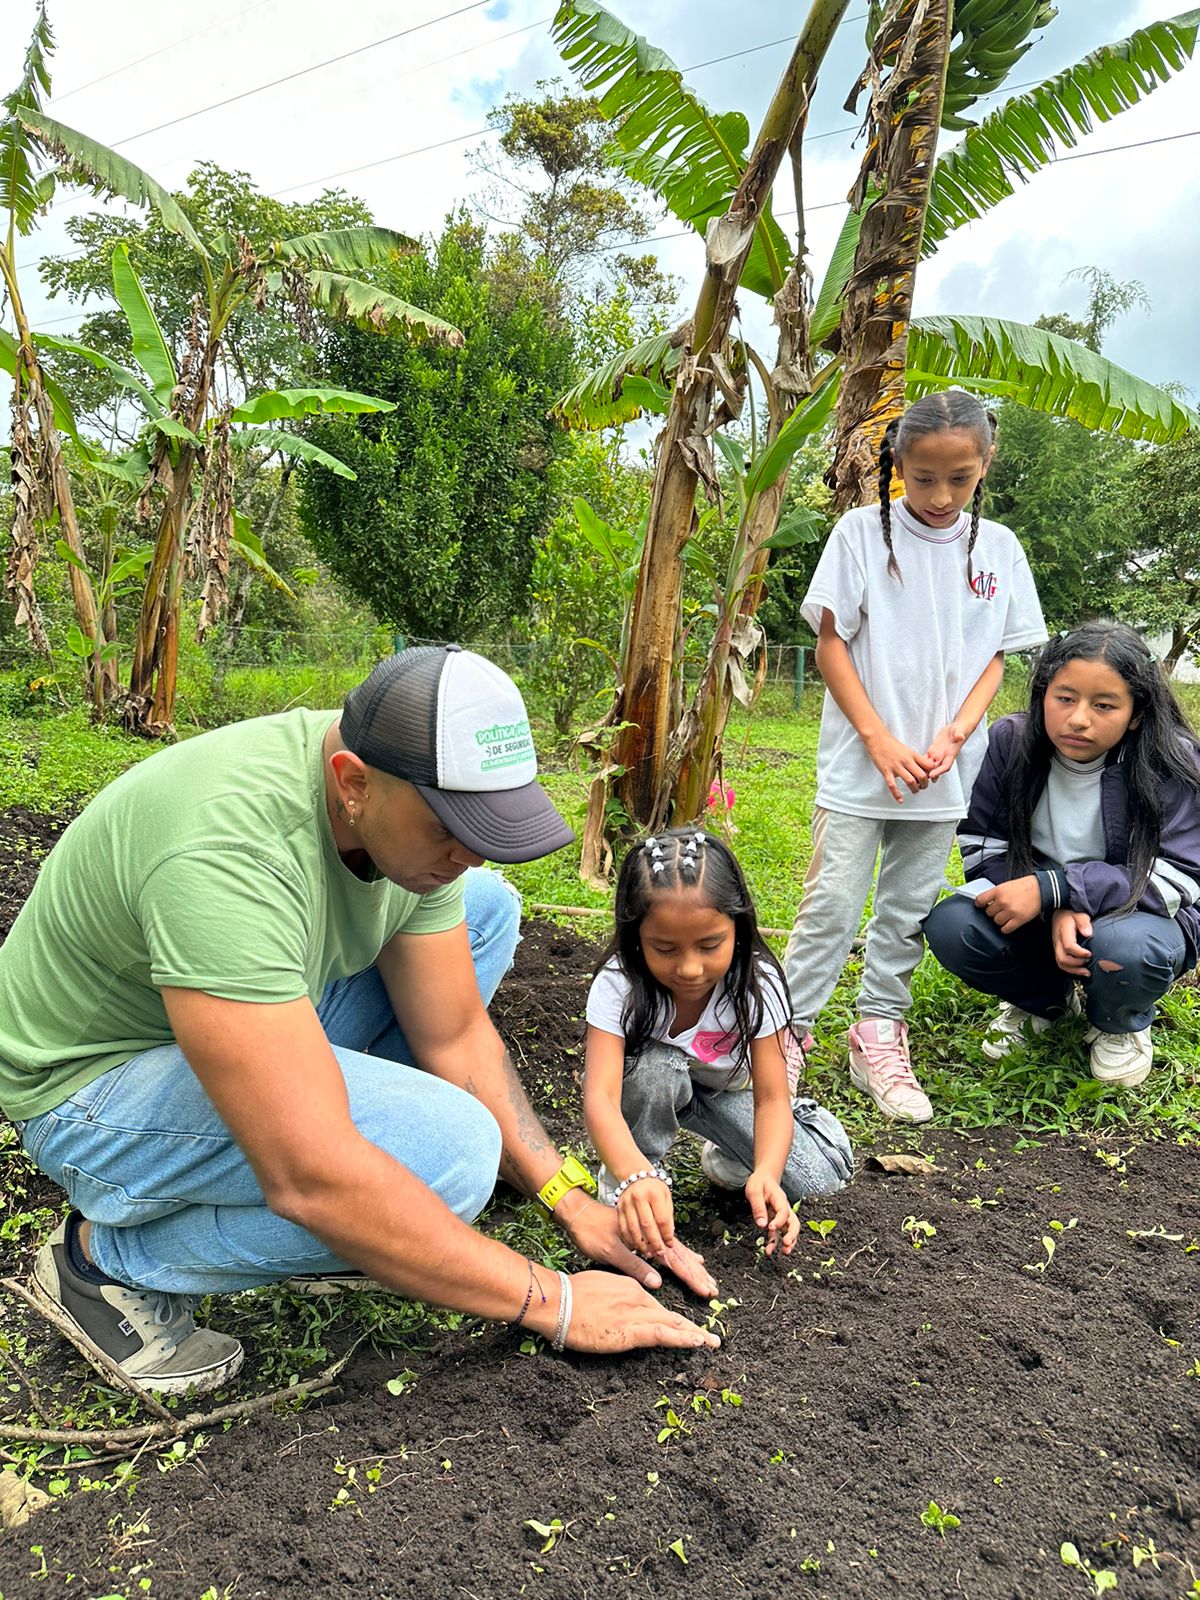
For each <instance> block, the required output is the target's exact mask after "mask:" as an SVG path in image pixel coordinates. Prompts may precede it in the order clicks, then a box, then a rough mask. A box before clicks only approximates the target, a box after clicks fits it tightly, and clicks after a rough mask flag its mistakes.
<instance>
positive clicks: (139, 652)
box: [12, 104, 462, 735]
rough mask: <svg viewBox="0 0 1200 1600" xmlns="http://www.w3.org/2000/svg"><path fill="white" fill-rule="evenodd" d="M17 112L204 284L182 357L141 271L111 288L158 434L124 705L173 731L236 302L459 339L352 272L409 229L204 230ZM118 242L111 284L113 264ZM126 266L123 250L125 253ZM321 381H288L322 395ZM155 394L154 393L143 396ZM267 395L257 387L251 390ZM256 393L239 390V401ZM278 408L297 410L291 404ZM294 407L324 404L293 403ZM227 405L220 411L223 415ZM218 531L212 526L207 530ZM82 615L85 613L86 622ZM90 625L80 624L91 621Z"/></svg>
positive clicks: (209, 567) (218, 469)
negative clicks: (268, 235) (191, 547)
mask: <svg viewBox="0 0 1200 1600" xmlns="http://www.w3.org/2000/svg"><path fill="white" fill-rule="evenodd" d="M12 115H13V117H14V118H15V120H16V121H17V122H18V123H19V125H20V127H21V128H22V129H23V130H24V132H25V133H26V134H28V135H32V136H33V137H34V138H35V139H36V141H37V142H38V144H39V145H40V147H41V149H42V151H43V152H44V153H45V156H46V157H47V158H48V159H50V160H53V161H55V162H57V169H58V177H59V178H60V179H61V180H63V181H67V182H74V183H80V184H86V185H88V186H89V187H91V188H92V189H93V190H95V191H97V192H101V193H105V194H109V195H112V196H115V197H118V198H121V199H124V200H127V201H129V202H130V203H131V204H133V205H137V206H145V205H149V206H151V207H153V209H154V210H155V211H156V212H157V214H158V217H159V220H160V221H161V222H162V224H163V225H164V226H165V227H166V228H167V229H168V230H169V231H171V232H172V233H175V234H177V235H178V236H179V237H180V238H181V239H182V240H183V241H184V242H185V243H186V244H187V245H188V246H189V247H190V248H191V249H192V250H193V251H194V252H195V254H196V257H197V259H198V261H199V264H200V268H201V273H202V276H203V282H204V290H203V292H202V293H201V294H198V295H197V296H196V300H195V302H194V305H193V315H192V320H191V325H190V327H189V328H188V330H187V334H186V337H185V340H184V347H183V350H182V355H181V359H180V360H179V361H178V363H176V361H175V359H174V357H173V355H172V352H171V351H170V349H169V348H168V345H167V342H166V340H165V339H164V338H163V336H162V331H161V329H159V328H158V326H157V323H156V322H155V320H154V317H153V314H152V312H151V310H150V306H149V302H148V301H147V300H146V297H145V294H144V292H142V290H141V287H140V285H139V284H138V283H137V282H136V275H133V274H132V273H130V274H129V275H126V277H125V279H124V282H123V285H122V290H121V293H123V294H124V299H120V294H119V295H118V298H119V299H120V303H121V305H122V309H123V310H124V311H125V314H126V316H127V317H128V319H129V322H130V329H131V332H132V334H133V340H134V343H133V349H134V354H135V356H136V357H137V360H138V362H139V364H140V365H141V367H142V370H143V371H144V373H145V374H146V376H147V378H148V380H149V382H148V383H147V384H145V385H143V386H142V387H143V389H144V390H145V393H144V394H143V395H142V396H141V399H142V400H143V403H145V404H147V421H148V425H149V428H150V432H151V436H152V443H151V447H150V449H149V451H148V452H147V455H146V459H145V476H144V480H143V483H142V490H141V494H140V496H139V501H138V509H139V514H140V516H141V517H142V518H143V519H144V520H146V521H148V522H150V523H152V524H153V526H154V530H155V531H154V537H153V544H154V555H153V558H152V560H151V563H150V566H149V570H148V572H147V577H146V584H145V588H144V591H143V596H142V604H141V611H140V616H139V621H138V628H137V635H136V639H135V643H134V649H133V657H132V662H131V667H130V679H129V685H128V690H127V692H126V694H125V698H124V705H123V716H124V720H125V722H126V724H127V725H128V726H129V727H130V728H131V729H133V730H134V731H137V732H141V733H146V734H150V735H156V734H161V733H164V732H166V731H168V730H169V729H170V727H171V721H172V716H173V709H174V696H175V675H176V664H177V659H178V647H179V614H180V601H181V595H182V581H183V572H184V560H185V541H186V537H187V529H188V523H189V519H190V518H191V516H192V513H193V511H194V510H195V509H196V506H197V503H198V501H199V500H200V499H203V503H204V505H205V506H206V508H207V509H206V512H205V518H206V520H205V522H204V524H203V527H202V529H201V532H202V533H203V536H204V543H205V545H206V550H205V551H204V552H202V556H203V560H204V564H205V569H206V596H205V602H204V606H203V608H202V613H201V615H202V625H204V624H205V623H206V622H208V621H211V620H212V618H213V616H215V614H216V613H217V611H219V609H220V606H221V604H222V603H223V598H224V588H223V570H222V568H223V563H224V562H226V561H227V558H228V549H227V546H228V539H229V537H230V536H231V534H232V530H233V526H234V525H233V521H232V503H231V499H230V493H229V485H230V476H229V463H230V451H231V450H233V449H235V448H237V442H238V439H239V437H240V436H239V434H238V433H237V432H235V431H233V424H234V423H235V422H236V421H238V420H260V414H259V413H256V414H255V416H254V418H252V419H251V418H245V417H239V414H238V399H239V397H237V396H236V395H232V394H230V393H229V392H228V389H227V388H225V387H224V386H223V385H222V382H221V373H222V369H223V362H222V355H223V340H224V336H225V333H226V330H227V329H228V327H229V325H230V321H231V319H232V318H233V317H234V316H235V315H236V314H237V313H238V312H239V311H240V310H242V309H243V308H261V307H263V306H264V305H265V303H266V300H267V297H268V296H269V295H272V294H276V295H282V296H283V297H284V298H285V299H286V301H287V302H288V303H289V304H290V305H291V306H292V307H293V308H294V310H295V314H296V316H297V318H298V319H299V320H300V321H301V322H302V325H307V326H311V325H312V324H313V319H314V312H315V311H317V310H320V311H323V312H325V313H327V314H328V315H331V316H334V317H338V318H345V319H348V320H352V321H354V322H356V323H357V324H359V325H360V326H362V327H364V328H369V329H372V330H374V331H376V332H379V333H390V332H399V333H402V334H404V335H406V336H410V337H421V338H432V339H441V340H445V341H447V342H448V343H452V344H457V343H460V342H461V339H462V335H461V334H460V333H459V332H458V330H457V329H456V328H453V327H452V326H451V325H450V324H449V323H446V322H443V321H441V320H440V319H438V318H436V317H431V316H428V315H427V314H426V313H424V312H423V311H420V310H419V309H418V308H416V307H415V306H412V305H409V304H408V303H407V302H405V301H402V300H400V299H399V298H397V297H396V296H394V295H391V294H388V293H386V292H385V291H384V290H382V289H381V288H379V287H377V286H376V285H374V284H372V283H368V282H363V281H361V280H360V279H358V278H357V277H354V276H350V274H352V273H356V272H359V271H362V270H364V269H370V268H373V267H377V266H381V265H384V264H386V263H387V262H388V261H389V260H392V259H394V258H395V256H396V255H397V254H399V253H402V252H405V251H409V250H413V249H416V248H417V246H416V244H415V243H414V241H413V240H411V239H409V238H407V237H406V236H405V235H403V234H400V233H396V232H395V231H393V230H392V229H389V228H381V227H358V228H345V229H336V230H331V231H327V232H320V233H310V234H305V235H302V236H299V237H296V238H292V239H285V240H278V239H272V240H262V241H252V240H250V239H247V238H246V237H245V236H244V235H239V236H238V237H237V238H231V237H229V236H228V235H221V236H219V237H216V238H211V239H202V238H201V237H200V235H199V234H198V233H197V232H196V229H195V228H194V226H193V225H192V223H191V221H190V219H189V218H188V216H187V213H186V211H185V210H184V208H183V207H182V206H181V205H180V204H179V202H178V201H177V200H176V199H175V198H174V197H173V196H172V195H170V194H169V193H167V191H166V190H164V189H162V188H161V187H160V186H159V185H158V184H157V183H155V181H154V180H153V179H152V178H151V177H150V176H149V175H148V174H147V173H145V172H143V171H142V170H141V169H140V168H139V167H136V166H134V165H133V164H132V163H131V162H128V161H126V160H125V159H124V158H123V157H121V156H119V155H117V154H116V152H115V151H112V150H110V149H107V148H106V147H105V146H103V145H100V144H97V143H96V142H95V141H94V140H92V139H90V138H88V137H87V136H86V135H85V134H82V133H79V132H78V131H77V130H75V129H73V128H68V127H66V126H65V125H64V124H62V123H61V122H58V121H56V120H55V119H54V118H52V117H49V116H47V115H45V114H44V113H43V112H42V111H40V110H39V109H38V108H37V106H35V105H27V104H26V105H15V106H14V107H13V111H12ZM119 253H120V252H117V253H116V254H115V255H114V288H115V287H116V284H115V277H116V272H117V261H116V255H117V254H119ZM126 265H127V263H126ZM317 392H318V391H315V390H306V391H285V393H293V394H297V393H305V394H308V395H313V394H316V393H317ZM151 399H152V401H153V404H152V405H150V404H148V402H149V400H151ZM261 400H262V397H259V401H261ZM245 403H250V402H247V401H245V400H244V398H243V404H245ZM276 403H277V404H278V405H279V406H280V407H281V409H277V410H276V411H275V412H274V419H275V420H280V419H283V418H286V417H291V416H296V415H299V414H301V412H297V411H295V410H289V409H288V408H287V405H286V403H284V402H276ZM296 403H297V404H300V405H301V411H303V410H305V409H307V410H312V409H319V406H316V405H309V404H308V403H307V402H296ZM222 418H224V419H226V420H224V421H222V420H221V419H222ZM283 437H284V439H285V440H288V441H292V442H291V443H286V444H281V443H280V442H279V440H278V439H277V440H275V441H274V448H276V449H281V450H282V449H284V448H287V449H289V450H291V451H293V452H297V451H298V449H299V448H300V445H299V443H298V442H297V441H294V440H293V436H291V435H284V436H283ZM214 529H215V530H219V531H217V532H215V533H214V531H213V530H214ZM82 626H83V624H82V623H81V627H82ZM85 631H87V630H86V629H85Z"/></svg>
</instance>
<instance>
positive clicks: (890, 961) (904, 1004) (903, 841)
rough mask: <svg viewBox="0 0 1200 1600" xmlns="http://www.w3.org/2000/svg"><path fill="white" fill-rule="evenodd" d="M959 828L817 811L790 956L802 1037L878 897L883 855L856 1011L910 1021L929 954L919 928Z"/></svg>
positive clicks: (787, 965) (786, 963)
mask: <svg viewBox="0 0 1200 1600" xmlns="http://www.w3.org/2000/svg"><path fill="white" fill-rule="evenodd" d="M955 826H956V824H955V823H953V822H918V821H913V822H906V821H900V820H899V819H896V820H895V821H893V820H892V819H891V818H884V817H852V816H850V815H849V814H848V813H847V812H845V811H827V810H826V809H825V808H824V807H823V806H817V807H815V808H814V810H813V823H812V836H813V853H812V860H811V861H810V862H809V864H808V873H807V876H806V877H805V879H804V898H803V900H801V902H800V909H799V911H797V913H796V921H795V923H794V925H793V927H792V932H791V936H790V937H789V939H788V944H787V952H786V954H785V955H784V958H783V970H784V975H785V976H786V978H787V983H788V989H789V991H790V993H791V997H792V1005H793V1007H794V1008H795V1015H796V1027H797V1029H798V1030H799V1031H801V1032H803V1031H804V1030H805V1029H807V1028H811V1027H812V1025H813V1024H814V1023H815V1022H816V1020H817V1017H818V1016H819V1015H820V1013H821V1011H822V1010H823V1009H824V1007H825V1004H826V1002H827V1001H828V999H829V996H830V995H831V994H832V993H833V990H834V986H835V985H836V983H837V981H838V978H839V977H840V976H841V971H842V968H843V966H844V965H845V963H846V957H847V956H848V955H849V953H850V945H851V943H852V941H853V939H854V936H855V934H856V933H857V932H858V925H859V922H860V921H861V920H862V914H863V907H864V906H865V905H866V903H867V895H868V894H869V893H870V892H871V879H872V878H873V877H874V875H875V858H876V856H878V858H879V880H878V882H877V883H876V885H875V910H874V915H873V916H872V917H871V921H870V923H869V925H868V927H867V950H866V956H865V958H864V960H863V975H862V985H861V987H860V988H859V991H858V1014H859V1016H860V1017H872V1018H882V1017H891V1018H894V1019H896V1020H899V1019H900V1018H902V1017H903V1016H904V1014H905V1012H906V1011H907V1010H908V1008H909V1006H910V1005H911V1004H912V994H911V992H910V990H909V983H910V981H911V979H912V975H913V973H914V972H915V971H916V969H917V963H918V962H919V961H920V959H921V956H922V954H923V952H924V949H925V941H924V937H923V935H922V933H921V923H922V922H923V921H924V919H925V918H926V917H927V916H928V915H929V912H930V909H931V908H932V906H933V903H934V901H935V900H936V899H937V897H938V890H939V889H940V888H941V886H942V882H943V880H944V877H945V873H946V861H947V859H948V858H949V855H950V848H951V846H952V845H953V843H954V830H955Z"/></svg>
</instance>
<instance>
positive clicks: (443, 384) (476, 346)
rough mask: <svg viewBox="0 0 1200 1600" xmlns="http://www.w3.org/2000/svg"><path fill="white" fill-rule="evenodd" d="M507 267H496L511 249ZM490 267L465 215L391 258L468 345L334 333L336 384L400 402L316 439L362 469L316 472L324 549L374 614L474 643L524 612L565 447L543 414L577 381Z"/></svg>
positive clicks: (527, 304)
mask: <svg viewBox="0 0 1200 1600" xmlns="http://www.w3.org/2000/svg"><path fill="white" fill-rule="evenodd" d="M499 259H500V265H501V268H502V269H503V268H504V266H505V262H506V259H507V258H506V255H505V247H504V245H503V244H501V246H500V247H499ZM496 260H497V251H496V250H495V249H489V247H488V245H487V242H486V238H485V235H484V233H483V230H482V229H481V228H479V227H477V226H476V225H474V224H472V223H470V222H468V221H466V220H465V219H463V218H462V217H459V218H458V219H453V220H451V221H449V222H448V223H447V225H446V227H445V229H444V230H443V232H442V235H441V237H440V239H439V240H438V241H437V243H436V245H435V247H434V248H433V249H432V251H431V252H430V254H429V255H428V256H427V255H426V254H424V253H418V254H414V255H411V256H408V257H406V258H404V259H403V260H401V261H398V262H395V263H393V265H392V266H391V267H390V268H389V269H388V272H387V274H386V278H385V281H386V282H387V284H388V286H389V288H390V289H391V290H392V291H393V292H394V293H396V294H398V295H401V296H403V297H404V298H406V299H407V298H410V297H411V298H415V299H417V300H419V301H420V302H421V303H422V304H424V305H427V306H428V307H430V309H431V311H432V312H434V313H435V314H438V315H441V316H443V317H445V318H447V319H450V318H452V319H453V321H454V323H455V325H456V326H458V327H459V328H461V330H462V333H463V342H462V344H461V345H460V346H458V347H456V348H451V347H449V346H441V347H420V348H418V347H416V346H406V345H402V344H400V343H397V342H395V341H389V342H385V341H379V340H376V339H373V338H370V337H369V336H364V335H363V334H361V333H358V332H356V331H355V330H353V329H343V330H339V331H338V332H337V333H336V334H334V335H333V336H332V337H331V339H330V343H329V349H328V353H327V360H328V371H329V372H330V374H331V376H332V377H333V378H334V379H335V380H336V381H337V382H338V383H340V384H343V385H345V386H347V387H351V388H360V387H361V388H364V389H366V390H367V391H368V392H370V393H373V394H378V395H381V396H383V397H384V398H385V399H388V400H390V401H391V402H392V403H393V405H394V407H395V409H394V410H393V411H391V412H390V413H389V415H388V416H387V417H386V418H377V419H354V420H351V419H350V418H331V419H328V420H325V421H322V422H320V423H316V424H314V425H313V427H312V428H311V429H310V431H309V438H310V440H311V441H312V442H313V443H315V444H318V445H320V446H321V447H322V448H323V449H325V450H328V451H330V452H331V453H333V454H335V455H337V456H338V457H339V458H341V459H343V460H345V461H346V462H347V463H348V464H349V465H350V466H351V467H352V468H353V469H354V471H355V472H356V474H357V481H356V482H353V483H351V482H348V481H347V480H345V479H342V478H338V477H335V476H333V475H331V474H329V473H328V472H325V471H323V470H321V469H320V468H313V469H312V470H311V471H309V472H308V474H307V476H306V479H305V485H304V497H303V515H304V519H305V524H306V527H307V529H308V532H309V536H310V538H311V540H312V542H313V544H314V546H315V548H316V549H317V550H318V552H319V553H320V554H321V556H322V557H323V558H324V559H325V561H326V562H327V563H328V565H329V567H330V569H331V570H332V571H333V572H334V574H335V575H336V576H337V577H338V579H339V581H340V582H342V583H343V584H344V585H345V586H346V588H347V589H348V590H349V591H350V592H351V593H352V594H355V595H356V596H358V597H359V598H360V599H362V600H364V601H365V602H366V603H367V604H368V605H370V606H371V607H372V608H373V609H374V611H375V612H376V614H377V615H378V616H379V617H380V618H381V619H383V620H384V621H386V622H388V623H389V624H391V625H392V626H393V627H396V628H398V629H401V630H403V631H404V632H406V633H415V634H417V635H420V636H423V637H432V638H441V639H449V638H458V639H479V638H481V637H484V636H486V635H487V634H488V633H494V632H496V631H497V630H499V629H501V628H504V627H506V626H507V624H508V622H509V619H510V618H511V617H513V616H514V615H516V614H518V613H523V612H524V610H525V608H526V605H527V599H528V585H529V574H530V567H531V564H532V561H533V555H534V545H533V539H534V536H535V535H536V534H538V533H540V532H541V531H542V530H543V528H544V527H545V524H546V520H547V516H548V511H549V507H550V493H551V491H550V480H549V469H550V466H551V463H552V462H553V461H554V460H555V458H556V457H557V456H559V455H560V454H561V453H562V452H563V451H564V450H565V449H566V448H568V440H567V439H566V437H565V436H564V435H563V433H562V432H561V430H560V429H558V428H557V427H556V426H555V425H554V424H553V422H551V420H550V418H549V416H548V412H549V409H550V404H551V401H552V400H553V398H554V396H555V395H556V394H557V393H559V392H560V391H561V388H562V385H563V384H564V383H565V382H566V381H567V379H568V377H569V375H570V372H571V336H570V332H569V330H567V329H566V328H564V327H563V326H562V325H560V324H559V323H558V322H557V320H556V319H555V318H553V317H552V316H551V315H550V314H549V313H548V311H547V308H546V305H545V301H544V297H543V296H542V295H541V294H540V293H539V292H538V291H537V289H536V287H531V286H530V285H529V284H528V283H527V282H523V281H522V279H521V278H520V276H519V275H517V274H514V273H512V272H509V271H507V270H501V271H500V272H499V273H496V272H495V271H494V270H493V269H494V266H495V263H496Z"/></svg>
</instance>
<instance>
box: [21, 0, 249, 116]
mask: <svg viewBox="0 0 1200 1600" xmlns="http://www.w3.org/2000/svg"><path fill="white" fill-rule="evenodd" d="M268 3H269V0H254V4H253V5H249V6H243V7H242V9H241V10H240V11H235V12H233V14H232V15H231V16H228V17H218V18H217V20H216V21H215V22H209V23H206V24H205V26H204V27H203V28H197V29H196V31H195V32H194V33H188V34H185V35H184V37H183V38H182V39H173V40H172V41H171V43H170V44H164V45H161V46H160V47H159V48H158V49H157V50H151V51H150V52H149V54H148V55H144V56H138V58H137V60H136V61H126V62H125V64H124V66H120V67H114V68H113V69H112V71H111V72H105V73H102V74H101V75H100V77H98V78H92V79H90V80H89V81H88V82H87V83H81V84H79V85H78V86H77V87H76V88H74V89H68V90H67V92H66V93H65V94H55V95H54V96H53V97H52V104H54V105H59V104H60V103H61V102H62V101H63V100H69V99H70V98H71V96H72V95H76V94H82V93H83V92H84V90H85V89H94V88H95V87H96V85H97V84H98V83H107V82H108V80H109V79H110V78H117V77H120V75H121V73H122V72H129V71H130V70H131V69H132V68H133V67H140V66H141V65H142V63H143V62H145V61H153V60H154V58H155V56H163V55H166V53H167V51H168V50H177V49H178V48H179V46H180V45H181V44H190V43H191V42H192V40H193V39H198V38H199V37H200V35H201V34H202V33H211V32H212V30H213V29H214V28H219V27H221V26H222V25H223V24H224V23H226V22H236V21H237V19H238V18H239V17H244V16H246V15H247V14H248V13H249V12H251V11H257V10H258V9H259V8H260V7H261V6H265V5H267V4H268Z"/></svg>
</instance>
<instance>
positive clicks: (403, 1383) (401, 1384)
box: [387, 1367, 417, 1394]
mask: <svg viewBox="0 0 1200 1600" xmlns="http://www.w3.org/2000/svg"><path fill="white" fill-rule="evenodd" d="M416 1381H417V1375H416V1373H415V1372H414V1371H413V1370H412V1368H411V1367H405V1369H404V1371H403V1372H398V1373H397V1374H396V1376H395V1377H394V1378H389V1379H388V1381H387V1392H388V1393H389V1394H407V1393H408V1391H409V1390H410V1389H411V1388H412V1387H413V1385H414V1384H415V1383H416Z"/></svg>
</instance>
